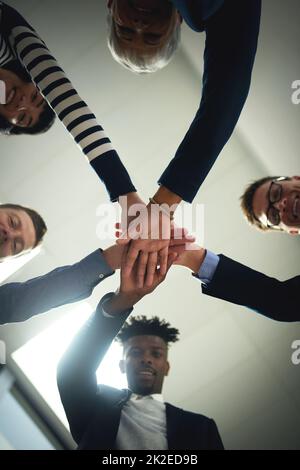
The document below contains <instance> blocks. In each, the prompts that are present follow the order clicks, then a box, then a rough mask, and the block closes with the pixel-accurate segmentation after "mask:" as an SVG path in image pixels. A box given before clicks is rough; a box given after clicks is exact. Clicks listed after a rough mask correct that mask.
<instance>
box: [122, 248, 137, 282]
mask: <svg viewBox="0 0 300 470" xmlns="http://www.w3.org/2000/svg"><path fill="white" fill-rule="evenodd" d="M138 255H139V250H137V249H136V248H135V247H134V245H133V244H132V243H131V244H130V246H129V249H128V252H127V256H126V260H125V264H124V276H125V277H128V276H130V274H131V271H132V268H133V266H134V263H135V261H136V259H137V257H138Z"/></svg>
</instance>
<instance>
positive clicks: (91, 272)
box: [79, 248, 115, 285]
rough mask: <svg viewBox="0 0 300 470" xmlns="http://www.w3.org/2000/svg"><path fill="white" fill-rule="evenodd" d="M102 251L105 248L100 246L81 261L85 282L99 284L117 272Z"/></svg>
mask: <svg viewBox="0 0 300 470" xmlns="http://www.w3.org/2000/svg"><path fill="white" fill-rule="evenodd" d="M102 253H103V250H102V249H101V248H100V249H98V250H96V251H94V253H91V254H90V255H89V256H87V257H86V258H84V259H83V260H81V261H80V263H79V265H80V269H81V273H82V279H83V282H85V283H87V284H88V285H90V284H93V285H97V284H98V283H99V282H101V281H103V280H104V279H105V278H106V277H108V276H111V275H112V274H114V272H115V271H113V270H112V269H111V267H110V266H109V265H108V264H107V262H106V261H105V258H104V256H103V254H102Z"/></svg>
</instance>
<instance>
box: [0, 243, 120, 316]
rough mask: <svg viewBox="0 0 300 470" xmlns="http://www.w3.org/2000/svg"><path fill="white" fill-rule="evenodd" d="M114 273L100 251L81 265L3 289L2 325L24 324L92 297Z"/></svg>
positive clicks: (8, 285)
mask: <svg viewBox="0 0 300 470" xmlns="http://www.w3.org/2000/svg"><path fill="white" fill-rule="evenodd" d="M111 274H113V269H112V268H111V267H110V266H109V265H108V264H107V263H106V261H105V259H104V257H103V255H102V253H101V251H100V250H96V251H95V252H94V253H92V254H90V255H89V256H87V257H86V258H84V259H83V260H81V261H80V262H78V263H76V264H74V265H70V266H63V267H59V268H56V269H54V270H53V271H51V272H50V273H47V274H45V275H43V276H39V277H37V278H34V279H31V280H29V281H27V282H23V283H21V282H20V283H10V284H5V285H3V286H1V287H0V300H1V313H0V324H4V323H13V322H21V321H25V320H27V319H28V318H31V317H32V316H34V315H37V314H40V313H44V312H47V311H48V310H50V309H52V308H56V307H59V306H60V305H64V304H68V303H72V302H77V301H79V300H82V299H84V298H86V297H89V296H90V295H91V293H92V291H93V289H94V287H95V286H96V285H98V284H99V282H101V281H103V280H104V279H105V278H106V277H108V276H110V275H111Z"/></svg>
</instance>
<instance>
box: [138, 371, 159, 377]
mask: <svg viewBox="0 0 300 470" xmlns="http://www.w3.org/2000/svg"><path fill="white" fill-rule="evenodd" d="M138 375H139V376H141V377H153V376H154V375H155V373H154V371H152V370H149V369H147V370H140V371H138Z"/></svg>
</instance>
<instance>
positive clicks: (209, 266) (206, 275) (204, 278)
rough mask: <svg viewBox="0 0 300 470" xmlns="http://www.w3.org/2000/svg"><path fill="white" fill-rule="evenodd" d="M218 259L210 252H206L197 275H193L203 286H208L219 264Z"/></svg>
mask: <svg viewBox="0 0 300 470" xmlns="http://www.w3.org/2000/svg"><path fill="white" fill-rule="evenodd" d="M219 261H220V257H219V256H218V255H216V254H215V253H212V252H211V251H209V250H207V251H206V256H205V258H204V261H203V263H202V265H201V267H200V269H199V271H198V273H197V274H195V273H193V276H194V277H197V278H198V279H200V281H201V282H203V283H204V284H209V283H210V282H211V281H212V279H213V277H214V274H215V272H216V269H217V266H218V264H219Z"/></svg>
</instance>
